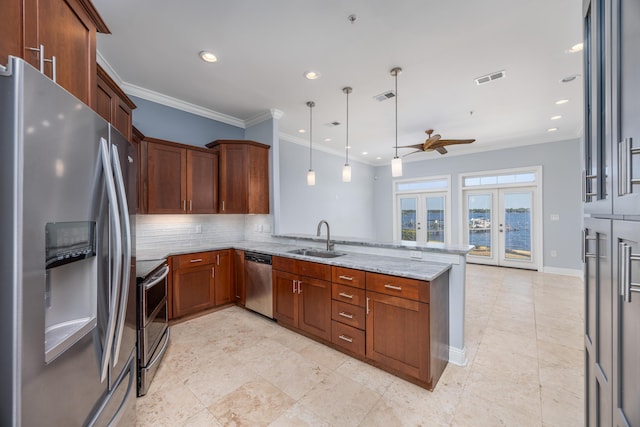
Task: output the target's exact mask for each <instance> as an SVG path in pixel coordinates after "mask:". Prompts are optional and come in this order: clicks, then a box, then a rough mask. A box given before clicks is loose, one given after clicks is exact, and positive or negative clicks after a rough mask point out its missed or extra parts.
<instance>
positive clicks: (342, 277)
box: [338, 276, 353, 282]
mask: <svg viewBox="0 0 640 427" xmlns="http://www.w3.org/2000/svg"><path fill="white" fill-rule="evenodd" d="M338 279H342V280H348V281H350V282H351V281H353V277H349V276H338Z"/></svg>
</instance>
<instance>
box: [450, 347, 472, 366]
mask: <svg viewBox="0 0 640 427" xmlns="http://www.w3.org/2000/svg"><path fill="white" fill-rule="evenodd" d="M467 362H468V360H467V348H466V347H465V348H457V347H449V363H453V364H454V365H458V366H467Z"/></svg>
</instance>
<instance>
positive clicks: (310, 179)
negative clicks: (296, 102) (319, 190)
mask: <svg viewBox="0 0 640 427" xmlns="http://www.w3.org/2000/svg"><path fill="white" fill-rule="evenodd" d="M315 106H316V103H315V102H313V101H309V102H307V107H309V172H307V185H316V173H315V172H314V171H313V107H315Z"/></svg>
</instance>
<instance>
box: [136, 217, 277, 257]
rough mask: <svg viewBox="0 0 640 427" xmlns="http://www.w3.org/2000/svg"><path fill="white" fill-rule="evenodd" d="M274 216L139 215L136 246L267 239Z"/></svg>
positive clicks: (155, 246)
mask: <svg viewBox="0 0 640 427" xmlns="http://www.w3.org/2000/svg"><path fill="white" fill-rule="evenodd" d="M272 224H273V217H272V216H271V215H136V249H137V250H140V251H144V250H150V249H157V248H158V247H162V246H170V247H173V248H190V247H194V246H200V245H203V244H206V243H216V242H239V241H242V240H262V241H264V240H268V239H270V238H271V230H272V227H273V225H272Z"/></svg>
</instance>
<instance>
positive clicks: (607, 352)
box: [583, 218, 614, 426]
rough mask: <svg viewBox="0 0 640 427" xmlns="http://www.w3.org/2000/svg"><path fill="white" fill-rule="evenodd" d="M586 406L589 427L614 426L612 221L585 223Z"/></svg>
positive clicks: (586, 220)
mask: <svg viewBox="0 0 640 427" xmlns="http://www.w3.org/2000/svg"><path fill="white" fill-rule="evenodd" d="M583 237H584V242H583V245H584V246H583V248H584V250H583V261H584V270H585V274H584V282H585V283H584V284H585V291H584V294H585V309H586V312H585V337H584V342H585V350H586V351H585V393H586V395H585V405H586V413H585V415H586V420H585V425H587V426H599V425H610V424H611V409H612V406H611V405H612V396H611V392H612V389H611V378H612V377H611V375H612V374H613V372H612V369H613V367H612V345H613V341H612V339H613V337H612V332H611V330H612V309H613V307H612V294H613V291H614V289H613V287H612V281H611V221H610V220H607V219H592V218H587V219H585V231H584V236H583Z"/></svg>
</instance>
